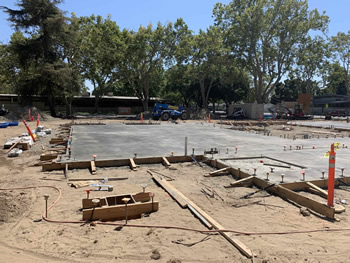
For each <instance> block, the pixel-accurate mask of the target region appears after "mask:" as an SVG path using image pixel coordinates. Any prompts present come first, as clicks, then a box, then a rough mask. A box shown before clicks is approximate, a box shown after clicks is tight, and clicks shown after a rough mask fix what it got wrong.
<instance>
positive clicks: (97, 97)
mask: <svg viewBox="0 0 350 263" xmlns="http://www.w3.org/2000/svg"><path fill="white" fill-rule="evenodd" d="M99 102H100V94H98V93H97V92H96V93H95V113H98V104H99Z"/></svg>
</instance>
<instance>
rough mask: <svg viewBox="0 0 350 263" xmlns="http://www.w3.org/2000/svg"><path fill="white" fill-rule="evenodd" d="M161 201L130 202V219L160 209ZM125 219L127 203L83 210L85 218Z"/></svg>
mask: <svg viewBox="0 0 350 263" xmlns="http://www.w3.org/2000/svg"><path fill="white" fill-rule="evenodd" d="M158 209H159V202H157V201H154V202H153V204H152V201H149V202H144V203H135V204H128V208H127V210H128V219H135V218H140V217H141V215H142V214H144V213H151V212H155V211H158ZM123 219H125V205H117V206H108V207H96V208H90V209H85V210H83V220H102V221H112V220H123Z"/></svg>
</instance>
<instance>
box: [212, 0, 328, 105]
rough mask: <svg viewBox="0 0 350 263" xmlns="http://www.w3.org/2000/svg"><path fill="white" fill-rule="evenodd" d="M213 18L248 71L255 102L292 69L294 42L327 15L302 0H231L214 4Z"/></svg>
mask: <svg viewBox="0 0 350 263" xmlns="http://www.w3.org/2000/svg"><path fill="white" fill-rule="evenodd" d="M213 13H214V18H215V23H216V25H217V26H219V27H221V28H222V30H224V32H225V33H226V44H227V46H228V47H230V48H231V51H232V54H233V55H235V56H236V57H237V59H238V60H239V61H240V62H241V64H242V66H244V67H245V68H246V69H247V70H248V71H249V72H250V74H251V76H252V78H253V83H254V89H255V99H256V101H257V102H258V103H263V102H266V101H267V99H268V98H269V96H270V94H271V93H272V92H273V90H274V88H275V87H276V85H277V83H279V82H280V80H281V78H282V76H283V75H285V74H286V73H287V72H288V71H290V70H291V69H292V66H293V64H294V62H295V61H294V57H295V48H296V46H297V45H298V44H299V43H300V42H301V41H302V40H303V39H305V36H307V34H308V33H309V31H310V30H324V29H326V27H327V24H328V17H327V16H326V15H325V14H319V13H318V11H317V10H312V11H309V10H308V4H307V1H301V0H232V1H231V2H230V3H229V4H227V5H224V4H221V3H218V4H216V6H215V8H214V11H213Z"/></svg>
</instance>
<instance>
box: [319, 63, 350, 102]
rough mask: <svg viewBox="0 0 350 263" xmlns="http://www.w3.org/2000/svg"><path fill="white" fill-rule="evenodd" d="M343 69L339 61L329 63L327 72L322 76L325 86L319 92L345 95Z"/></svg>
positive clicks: (346, 91) (346, 92)
mask: <svg viewBox="0 0 350 263" xmlns="http://www.w3.org/2000/svg"><path fill="white" fill-rule="evenodd" d="M344 71H345V69H344V68H343V67H342V66H341V65H340V64H339V63H333V64H329V65H328V67H327V70H326V73H327V74H325V75H324V78H323V79H324V86H325V88H324V89H322V91H321V93H322V94H339V95H347V94H348V90H347V88H346V84H345V74H344ZM349 77H350V76H348V78H349Z"/></svg>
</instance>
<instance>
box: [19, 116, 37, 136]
mask: <svg viewBox="0 0 350 263" xmlns="http://www.w3.org/2000/svg"><path fill="white" fill-rule="evenodd" d="M22 121H23V123H24V126H26V128H27V131H28V133H29V135H30V136H31V137H32V139H33V141H34V142H35V138H34V136H33V133H32V131H31V130H30V129H29V127H28V125H27V123H26V121H25V120H24V119H23V118H22Z"/></svg>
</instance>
